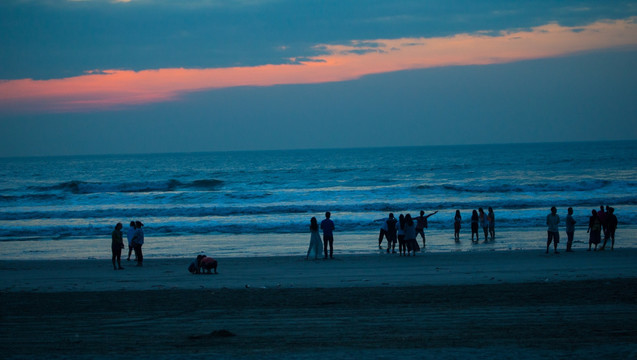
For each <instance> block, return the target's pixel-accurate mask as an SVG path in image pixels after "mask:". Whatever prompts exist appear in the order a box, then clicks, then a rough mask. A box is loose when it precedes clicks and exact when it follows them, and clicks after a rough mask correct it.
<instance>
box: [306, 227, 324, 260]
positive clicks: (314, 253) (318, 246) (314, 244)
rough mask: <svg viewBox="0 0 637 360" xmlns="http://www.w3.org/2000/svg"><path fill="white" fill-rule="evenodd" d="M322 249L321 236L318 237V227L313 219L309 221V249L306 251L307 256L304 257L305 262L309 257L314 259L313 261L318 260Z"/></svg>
mask: <svg viewBox="0 0 637 360" xmlns="http://www.w3.org/2000/svg"><path fill="white" fill-rule="evenodd" d="M322 248H323V241H321V235H319V226H318V222H317V221H316V218H315V217H312V219H310V247H309V248H308V249H307V256H306V257H305V258H306V259H307V260H309V259H310V257H314V260H316V259H318V257H319V256H320V255H321V250H322Z"/></svg>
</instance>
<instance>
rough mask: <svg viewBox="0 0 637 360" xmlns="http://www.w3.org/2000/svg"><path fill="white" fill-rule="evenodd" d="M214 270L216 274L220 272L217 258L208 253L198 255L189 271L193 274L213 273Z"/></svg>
mask: <svg viewBox="0 0 637 360" xmlns="http://www.w3.org/2000/svg"><path fill="white" fill-rule="evenodd" d="M213 270H214V273H215V274H218V273H217V260H215V259H213V258H211V257H209V256H206V255H197V258H196V259H195V261H193V262H192V263H191V264H190V266H189V267H188V271H190V272H191V273H193V274H204V273H207V274H212V271H213Z"/></svg>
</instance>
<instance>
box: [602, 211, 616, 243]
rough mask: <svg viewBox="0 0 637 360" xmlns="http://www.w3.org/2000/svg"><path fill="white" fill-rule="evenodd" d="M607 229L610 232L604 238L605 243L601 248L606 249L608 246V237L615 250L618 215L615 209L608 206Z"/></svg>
mask: <svg viewBox="0 0 637 360" xmlns="http://www.w3.org/2000/svg"><path fill="white" fill-rule="evenodd" d="M606 227H607V228H606V231H607V232H608V236H607V237H605V238H604V244H603V245H602V247H601V248H599V249H600V250H604V248H605V247H606V242H607V241H608V239H610V240H611V243H610V249H611V250H614V248H615V230H617V216H615V209H614V208H612V207H611V208H608V210H606Z"/></svg>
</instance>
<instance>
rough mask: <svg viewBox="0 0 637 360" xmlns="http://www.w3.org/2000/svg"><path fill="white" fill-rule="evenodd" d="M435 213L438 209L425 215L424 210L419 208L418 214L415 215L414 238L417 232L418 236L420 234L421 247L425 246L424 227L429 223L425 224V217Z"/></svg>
mask: <svg viewBox="0 0 637 360" xmlns="http://www.w3.org/2000/svg"><path fill="white" fill-rule="evenodd" d="M437 213H438V211H434V212H432V213H431V214H429V215H427V216H425V212H424V211H422V210H421V211H420V216H417V217H416V239H418V234H420V236H422V247H423V248H424V247H425V245H426V241H427V240H426V239H425V229H426V228H428V227H429V225H428V224H427V218H428V217H430V216H431V215H435V214H437ZM414 255H415V254H414Z"/></svg>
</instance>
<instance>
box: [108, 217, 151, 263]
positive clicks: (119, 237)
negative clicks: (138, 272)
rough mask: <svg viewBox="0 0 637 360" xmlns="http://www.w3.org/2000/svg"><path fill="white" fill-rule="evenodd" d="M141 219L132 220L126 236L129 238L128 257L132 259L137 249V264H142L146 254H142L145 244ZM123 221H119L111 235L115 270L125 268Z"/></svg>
mask: <svg viewBox="0 0 637 360" xmlns="http://www.w3.org/2000/svg"><path fill="white" fill-rule="evenodd" d="M143 226H144V224H142V222H141V221H131V222H130V227H129V228H128V231H127V232H126V238H127V240H128V258H127V260H128V261H130V256H131V254H132V252H133V251H135V258H136V259H135V260H136V261H137V266H142V265H143V261H144V255H143V254H142V245H144V230H143V229H142V227H143ZM122 227H123V226H122V223H117V225H115V229H114V230H113V233H112V235H111V238H112V242H111V251H112V253H113V258H112V260H113V269H114V270H123V269H124V268H123V267H122V262H121V258H122V250H123V249H124V248H125V247H124V239H123V236H124V235H123V234H122Z"/></svg>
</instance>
